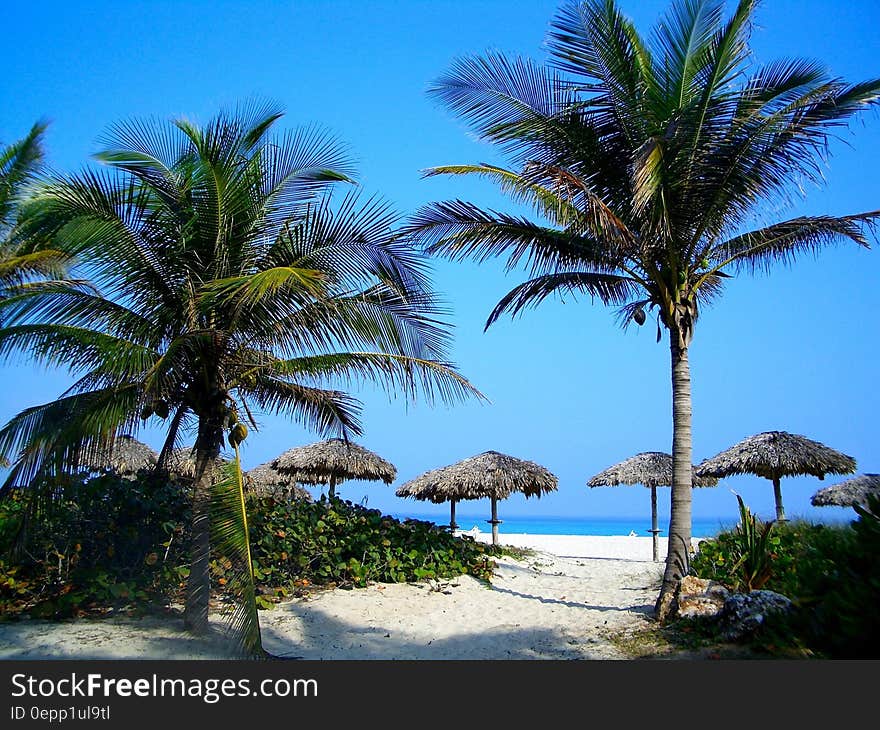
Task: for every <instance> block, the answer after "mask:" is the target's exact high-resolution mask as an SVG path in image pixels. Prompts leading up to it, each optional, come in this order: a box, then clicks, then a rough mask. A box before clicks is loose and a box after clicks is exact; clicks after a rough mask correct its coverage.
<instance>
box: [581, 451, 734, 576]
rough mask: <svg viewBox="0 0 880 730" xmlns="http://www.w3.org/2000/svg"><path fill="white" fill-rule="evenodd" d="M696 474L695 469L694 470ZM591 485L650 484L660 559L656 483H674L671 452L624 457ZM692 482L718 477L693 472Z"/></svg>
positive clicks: (656, 553)
mask: <svg viewBox="0 0 880 730" xmlns="http://www.w3.org/2000/svg"><path fill="white" fill-rule="evenodd" d="M692 474H693V471H692ZM587 484H588V485H589V486H591V487H616V486H617V485H619V484H643V485H644V486H646V487H650V488H651V535H652V537H653V555H654V560H655V561H657V560H660V550H659V547H660V546H659V538H658V535H659V534H660V530H659V529H658V528H657V487H671V486H672V455H671V454H667V453H664V452H663V451H644V452H642V453H641V454H636V455H635V456H631V457H630V458H629V459H624V460H623V461H621V462H620V463H619V464H615V465H614V466H610V467H608V468H607V469H606V470H605V471H603V472H599V473H598V474H596V476H594V477H593V478H591V479H590V480H589V481H588V482H587ZM692 484H693V486H695V487H714V486H715V485H716V484H718V480H717V479H714V478H712V477H698V476H697V475H696V474H693V482H692Z"/></svg>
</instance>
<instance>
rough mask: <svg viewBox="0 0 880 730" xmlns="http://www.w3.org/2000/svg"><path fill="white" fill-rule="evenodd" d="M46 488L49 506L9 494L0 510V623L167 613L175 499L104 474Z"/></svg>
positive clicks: (178, 499) (167, 488)
mask: <svg viewBox="0 0 880 730" xmlns="http://www.w3.org/2000/svg"><path fill="white" fill-rule="evenodd" d="M35 486H36V485H35ZM41 486H47V485H41ZM51 487H52V491H53V492H54V494H53V498H52V499H51V500H41V501H40V502H37V501H36V500H29V499H26V495H25V494H24V493H22V492H21V491H20V490H17V491H15V492H13V493H12V494H11V495H10V496H8V497H7V498H6V499H4V500H2V501H0V614H2V615H9V614H15V613H20V612H24V611H27V612H30V613H31V614H33V615H35V616H46V617H65V616H75V615H82V614H84V613H87V612H101V611H105V610H107V609H113V608H122V607H129V608H130V607H136V606H138V605H140V606H146V605H150V604H158V605H165V604H167V602H168V600H170V598H171V597H172V596H173V595H174V593H175V591H176V590H177V589H179V588H180V587H181V585H182V581H183V580H184V579H185V577H186V574H187V568H186V563H185V557H186V552H185V537H184V533H185V525H186V524H187V522H188V517H187V515H188V507H187V504H188V500H187V498H186V495H185V493H184V492H183V490H182V489H181V488H180V487H179V486H177V485H174V484H169V483H167V482H164V481H157V480H154V479H152V478H149V477H147V476H145V477H142V478H139V479H133V480H126V479H120V478H119V477H116V476H112V475H104V476H98V477H94V478H91V479H87V480H86V479H82V478H75V477H74V478H68V479H62V480H58V481H56V482H54V483H53V484H52V485H51Z"/></svg>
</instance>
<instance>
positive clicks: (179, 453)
mask: <svg viewBox="0 0 880 730" xmlns="http://www.w3.org/2000/svg"><path fill="white" fill-rule="evenodd" d="M226 463H228V461H227V460H226V459H224V458H223V457H222V456H221V457H218V458H217V462H216V466H218V467H219V466H222V465H223V464H226ZM166 466H167V468H168V473H169V474H172V475H173V476H176V477H183V478H184V479H192V478H194V477H195V475H196V459H195V455H194V453H193V449H192V447H189V446H184V447H181V448H177V449H172V450H171V453H170V454H168V460H167V461H166Z"/></svg>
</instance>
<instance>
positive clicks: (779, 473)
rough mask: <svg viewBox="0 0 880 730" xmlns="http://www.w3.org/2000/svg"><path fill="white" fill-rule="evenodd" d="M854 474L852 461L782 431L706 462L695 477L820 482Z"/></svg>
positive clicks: (761, 435)
mask: <svg viewBox="0 0 880 730" xmlns="http://www.w3.org/2000/svg"><path fill="white" fill-rule="evenodd" d="M855 470H856V461H855V459H853V458H852V457H851V456H847V455H846V454H842V453H841V452H839V451H835V450H834V449H832V448H830V447H828V446H825V444H822V443H819V442H818V441H813V440H812V439H808V438H806V437H805V436H799V435H798V434H792V433H787V432H786V431H766V432H765V433H759V434H756V435H755V436H749V437H748V438H746V439H743V440H742V441H740V442H739V443H738V444H734V445H733V446H731V447H730V448H729V449H727V450H726V451H722V452H721V453H720V454H718V455H716V456H713V457H712V458H711V459H706V460H705V461H703V462H702V463H700V464H699V465H698V466H697V469H696V473H697V474H698V475H700V476H711V477H719V478H720V477H726V476H730V475H732V474H756V475H757V476H760V477H764V478H765V479H778V478H780V477H786V476H798V475H805V474H809V475H811V476H814V477H819V479H822V478H824V477H825V475H826V474H852V473H853V472H854V471H855Z"/></svg>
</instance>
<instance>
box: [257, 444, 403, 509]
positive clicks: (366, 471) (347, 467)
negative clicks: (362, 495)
mask: <svg viewBox="0 0 880 730" xmlns="http://www.w3.org/2000/svg"><path fill="white" fill-rule="evenodd" d="M270 464H271V466H272V468H273V469H275V470H277V471H279V472H281V473H282V474H287V475H288V476H290V477H292V478H293V479H294V480H295V481H297V482H300V483H304V484H329V485H330V488H329V495H330V496H331V497H333V496H334V495H335V494H336V485H337V484H339V483H341V482H342V481H344V480H345V479H365V480H369V481H383V482H385V484H391V482H393V481H394V480H395V479H396V478H397V469H396V467H395V466H394V464H392V463H390V462H388V461H386V460H385V459H383V458H382V457H381V456H379V455H378V454H374V453H373V452H372V451H370V450H369V449H365V448H364V447H363V446H359V445H358V444H355V443H352V442H351V441H346V440H345V439H327V440H326V441H318V442H317V443H314V444H309V445H308V446H297V447H295V448H293V449H289V450H287V451H285V452H284V453H283V454H281V456H279V457H277V458H275V459H273V460H272V461H271V462H270Z"/></svg>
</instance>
